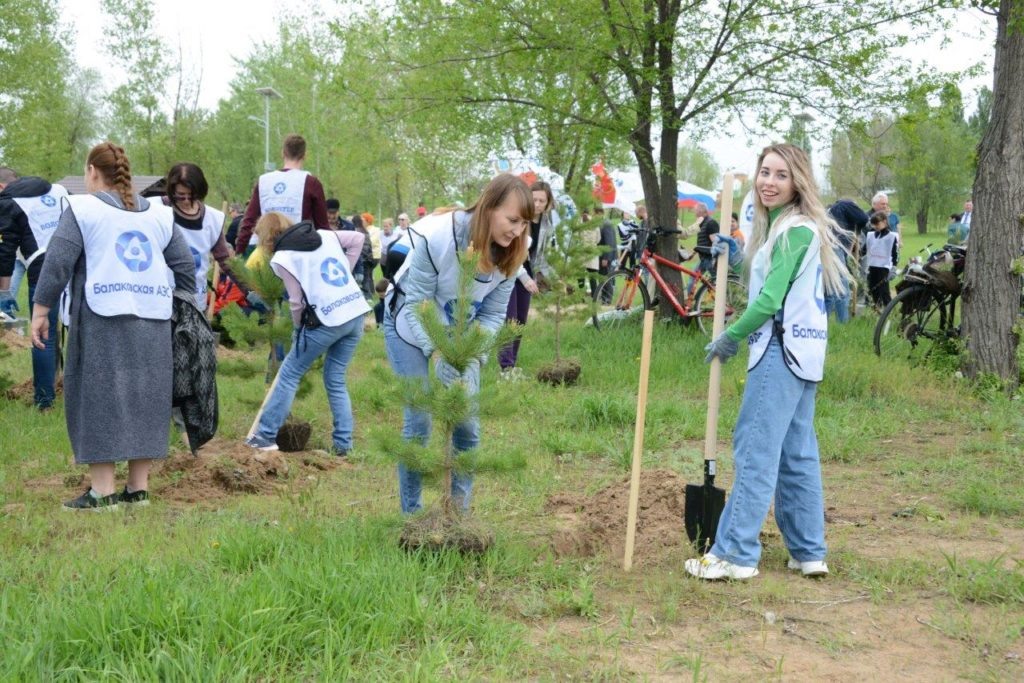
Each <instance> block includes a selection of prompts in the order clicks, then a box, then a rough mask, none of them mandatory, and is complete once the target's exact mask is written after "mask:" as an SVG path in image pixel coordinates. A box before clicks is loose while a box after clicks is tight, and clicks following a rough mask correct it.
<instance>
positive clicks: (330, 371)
mask: <svg viewBox="0 0 1024 683" xmlns="http://www.w3.org/2000/svg"><path fill="white" fill-rule="evenodd" d="M362 336H363V316H359V317H358V318H355V319H354V320H350V321H348V322H347V323H345V324H344V325H338V326H337V327H326V326H322V327H318V328H316V329H315V330H303V331H302V334H301V336H300V335H299V332H298V331H296V332H295V333H294V334H293V335H292V348H291V349H290V350H289V351H288V355H286V356H285V357H284V362H283V363H282V364H281V368H280V369H279V370H278V371H277V375H278V379H277V386H276V387H274V393H272V394H271V395H270V400H269V401H267V407H266V408H265V409H264V410H263V415H262V416H260V423H259V426H258V427H257V433H258V434H259V435H260V436H262V437H263V438H264V439H269V440H270V441H275V440H276V439H277V430H279V429H280V428H281V425H282V424H284V421H285V418H287V417H288V412H289V411H290V410H291V407H292V401H294V400H295V392H296V391H297V390H298V388H299V381H300V380H301V379H302V376H303V375H305V374H306V371H307V370H309V367H310V366H311V365H313V361H315V360H316V359H317V358H319V357H320V356H321V355H323V356H324V389H326V390H327V401H328V403H330V405H331V415H332V416H333V417H334V431H333V432H332V434H331V440H332V441H333V443H334V447H335V448H336V449H339V450H343V451H348V450H351V449H352V401H351V400H350V399H349V396H348V385H347V384H346V381H345V380H346V373H347V372H348V364H349V362H350V361H351V360H352V355H353V354H354V353H355V351H356V345H357V344H358V343H359V338H360V337H362Z"/></svg>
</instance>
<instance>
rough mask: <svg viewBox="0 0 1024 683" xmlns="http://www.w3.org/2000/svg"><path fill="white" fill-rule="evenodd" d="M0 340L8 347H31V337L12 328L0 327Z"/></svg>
mask: <svg viewBox="0 0 1024 683" xmlns="http://www.w3.org/2000/svg"><path fill="white" fill-rule="evenodd" d="M0 342H2V343H3V344H4V346H6V347H7V348H9V349H12V350H13V349H31V348H32V338H31V337H29V336H28V335H27V334H18V333H17V332H15V331H14V330H11V329H7V328H0Z"/></svg>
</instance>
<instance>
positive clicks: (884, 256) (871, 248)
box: [867, 230, 896, 268]
mask: <svg viewBox="0 0 1024 683" xmlns="http://www.w3.org/2000/svg"><path fill="white" fill-rule="evenodd" d="M895 242H896V233H894V232H892V231H891V230H890V231H889V234H888V235H885V236H884V237H878V236H877V235H876V233H875V232H874V231H871V232H869V233H868V244H867V258H868V267H869V268H889V267H891V266H892V265H893V264H892V247H893V244H895Z"/></svg>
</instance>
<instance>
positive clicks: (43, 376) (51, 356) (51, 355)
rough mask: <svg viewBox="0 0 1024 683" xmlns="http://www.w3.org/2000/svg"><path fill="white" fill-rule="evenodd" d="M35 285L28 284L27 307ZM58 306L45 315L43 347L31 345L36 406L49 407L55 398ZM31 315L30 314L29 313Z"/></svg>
mask: <svg viewBox="0 0 1024 683" xmlns="http://www.w3.org/2000/svg"><path fill="white" fill-rule="evenodd" d="M35 293H36V287H35V285H29V286H28V301H29V309H30V310H31V307H32V297H34V296H35ZM59 311H60V307H59V306H54V307H53V308H51V309H50V313H49V315H48V316H47V317H48V318H49V319H50V332H49V333H48V334H47V335H46V339H45V340H44V345H45V346H46V348H45V349H37V348H36V347H35V346H33V347H32V386H33V390H34V399H33V400H34V402H35V405H36V407H37V408H49V407H50V406H52V405H53V402H54V401H55V400H56V398H57V392H56V389H55V388H54V385H55V383H56V381H57V313H58V312H59ZM30 317H31V314H30Z"/></svg>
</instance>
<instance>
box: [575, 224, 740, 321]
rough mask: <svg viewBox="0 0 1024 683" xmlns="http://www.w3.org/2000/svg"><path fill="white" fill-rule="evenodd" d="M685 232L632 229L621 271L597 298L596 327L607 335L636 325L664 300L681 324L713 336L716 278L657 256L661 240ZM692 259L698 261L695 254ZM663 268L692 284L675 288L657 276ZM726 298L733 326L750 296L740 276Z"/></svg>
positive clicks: (607, 281) (607, 280)
mask: <svg viewBox="0 0 1024 683" xmlns="http://www.w3.org/2000/svg"><path fill="white" fill-rule="evenodd" d="M680 232H681V231H679V230H669V229H664V228H655V229H653V230H647V229H644V228H632V229H630V233H631V234H630V240H631V241H630V242H629V248H628V250H627V251H626V252H625V255H624V257H623V258H622V263H620V266H622V267H620V268H619V269H618V270H616V271H615V272H613V273H612V274H611V275H609V276H608V277H607V278H605V280H604V281H603V282H602V283H601V285H600V286H599V287H598V288H597V290H596V291H595V292H594V293H593V298H594V313H593V316H592V320H593V323H594V327H596V328H598V329H600V330H603V329H606V328H614V327H618V326H620V325H622V324H624V323H630V322H633V323H635V322H637V321H638V320H639V319H640V318H641V317H642V314H643V311H645V310H648V309H651V308H654V307H655V306H657V305H658V302H659V297H662V296H664V297H665V298H666V299H667V300H668V302H669V303H670V304H671V305H672V308H673V309H674V310H675V312H676V313H677V314H678V315H679V317H680V318H681V319H682V320H684V321H685V322H689V321H690V320H691V319H696V321H697V325H698V327H700V329H701V331H702V332H704V333H705V334H711V327H712V321H713V318H714V311H715V296H716V292H715V283H714V280H713V277H714V276H713V274H712V273H702V272H699V271H696V270H691V269H690V268H687V267H686V266H684V265H682V264H681V263H673V262H672V261H671V260H670V259H667V258H665V257H664V256H661V255H659V254H656V253H654V252H653V249H654V246H655V242H656V241H657V238H658V237H659V236H661V235H674V234H679V233H680ZM688 258H693V254H689V255H688ZM658 265H661V266H664V267H666V268H669V269H671V270H675V271H676V272H678V273H681V274H682V275H684V276H686V277H689V278H690V279H691V281H690V283H689V285H684V286H685V291H680V290H677V289H675V288H674V287H672V286H670V285H669V284H668V283H667V282H666V281H665V279H664V278H663V277H662V276H661V274H660V273H659V272H658V268H657V266H658ZM726 297H727V300H726V309H725V316H726V321H728V320H730V319H731V318H732V317H733V315H735V314H736V313H742V312H743V311H744V310H745V309H746V307H747V290H746V288H745V287H744V286H743V283H742V282H741V280H740V277H739V276H738V275H736V274H735V273H730V275H729V282H728V286H727V287H726Z"/></svg>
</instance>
